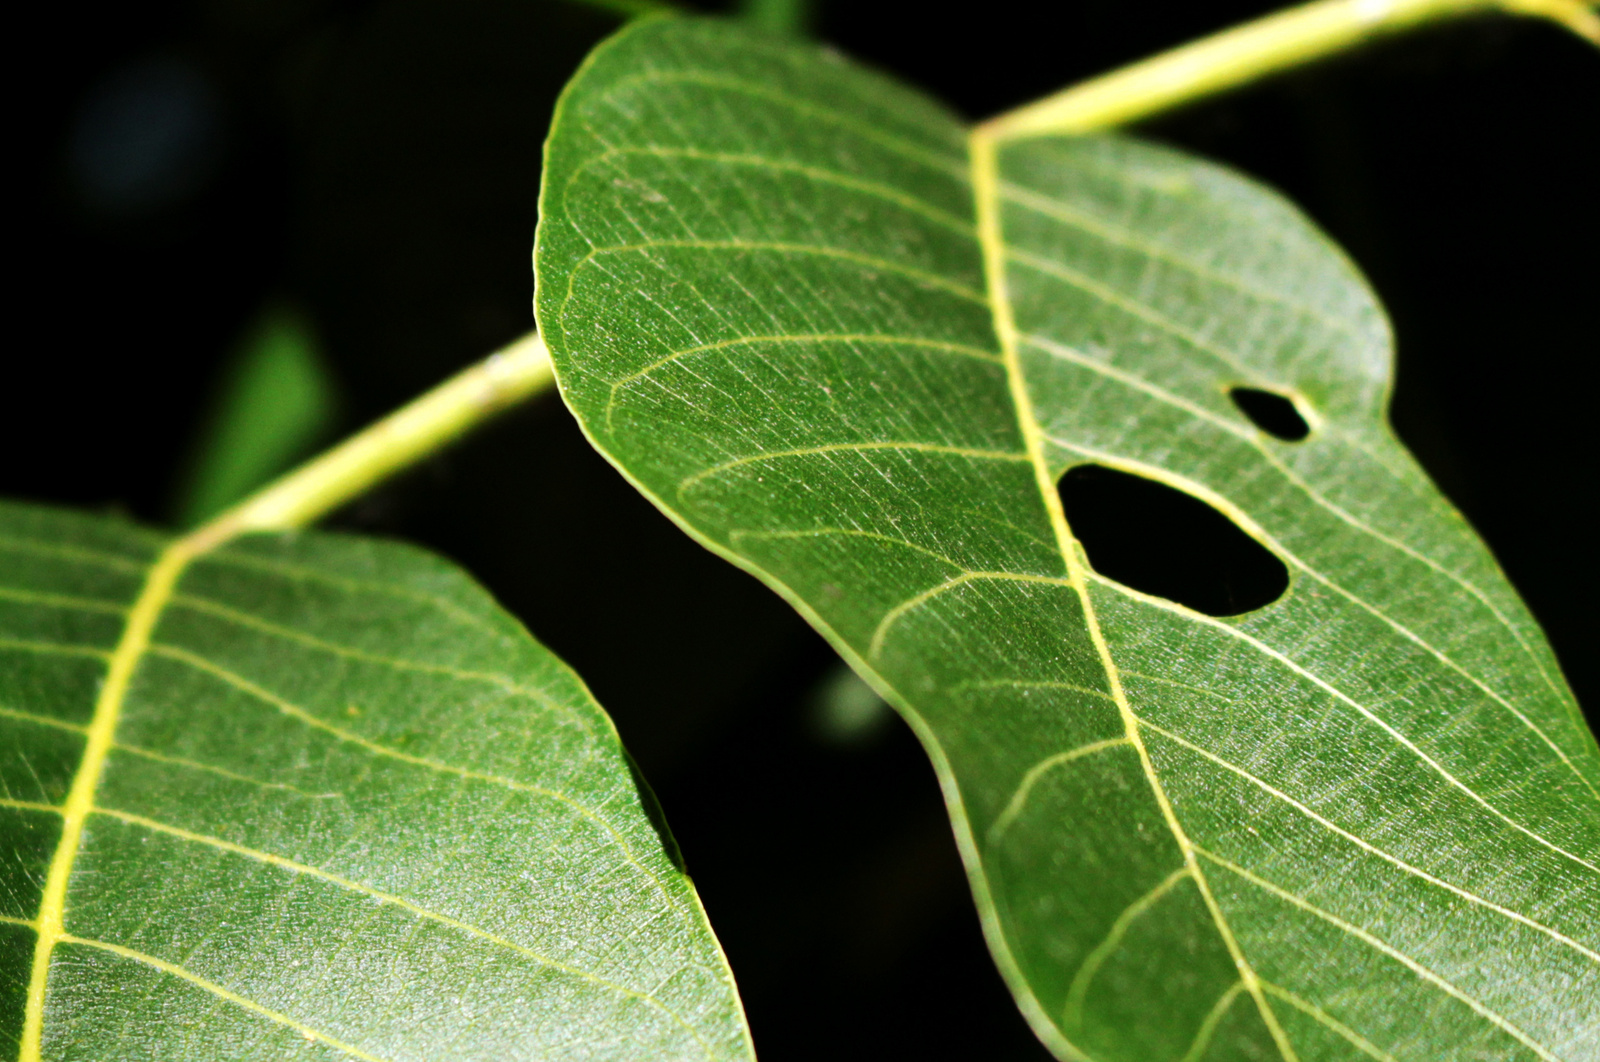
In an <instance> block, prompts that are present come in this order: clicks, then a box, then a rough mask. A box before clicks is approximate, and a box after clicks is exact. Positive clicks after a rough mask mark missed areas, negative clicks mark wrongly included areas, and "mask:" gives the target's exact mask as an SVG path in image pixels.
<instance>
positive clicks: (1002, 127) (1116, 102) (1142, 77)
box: [979, 0, 1600, 140]
mask: <svg viewBox="0 0 1600 1062" xmlns="http://www.w3.org/2000/svg"><path fill="white" fill-rule="evenodd" d="M1486 11H1503V12H1508V13H1512V14H1520V15H1536V16H1540V17H1543V18H1549V19H1553V20H1554V21H1556V22H1559V23H1560V24H1562V25H1563V26H1566V27H1567V28H1568V29H1570V30H1572V31H1573V32H1574V33H1577V34H1578V35H1579V36H1582V37H1584V38H1586V39H1588V40H1590V41H1593V42H1594V43H1595V44H1597V45H1600V14H1597V13H1596V11H1595V8H1594V3H1593V0H1315V2H1313V3H1309V4H1305V5H1303V6H1301V7H1294V8H1290V9H1289V10H1287V11H1280V12H1278V13H1277V14H1273V15H1268V16H1267V17H1265V18H1261V19H1257V20H1256V21H1254V22H1247V23H1245V24H1244V25H1242V26H1236V27H1234V28H1233V29H1229V30H1224V31H1222V32H1221V33H1218V34H1214V35H1213V36H1210V37H1205V38H1202V39H1200V40H1198V41H1195V42H1193V43H1192V44H1186V45H1183V46H1182V47H1180V48H1175V49H1173V50H1172V51H1170V52H1164V53H1162V54H1161V55H1157V56H1153V57H1152V58H1149V59H1145V60H1143V61H1142V62H1138V63H1134V64H1133V65H1131V66H1126V67H1123V68H1122V69H1120V70H1115V71H1112V72H1111V73H1109V74H1106V75H1104V76H1101V77H1097V78H1093V79H1091V80H1089V81H1085V82H1083V83H1082V84H1079V85H1074V86H1073V87H1071V88H1068V89H1064V90H1063V91H1061V92H1058V93H1056V94H1055V95H1054V96H1048V97H1046V98H1045V99H1042V100H1040V101H1038V102H1037V103H1032V104H1029V105H1027V106H1025V107H1021V108H1018V109H1017V110H1014V111H1009V112H1007V113H1005V114H1002V115H999V116H998V117H996V118H991V119H990V120H989V121H987V122H985V123H984V124H983V125H982V126H980V127H979V129H980V131H981V133H982V134H983V135H985V136H989V137H993V138H994V139H997V140H1004V139H1011V138H1016V137H1028V136H1046V135H1051V134H1060V133H1084V132H1090V131H1093V130H1097V129H1106V128H1110V127H1112V126H1117V125H1122V124H1124V123H1127V122H1132V121H1137V120H1138V119H1140V118H1145V117H1148V116H1150V115H1152V114H1156V113H1158V112H1160V111H1164V110H1167V109H1169V108H1172V107H1176V106H1179V105H1181V104H1185V103H1191V102H1193V101H1195V100H1198V99H1201V98H1203V97H1205V96H1210V95H1213V94H1215V93H1218V92H1222V91H1225V90H1227V89H1230V88H1235V87H1237V86H1239V85H1243V84H1245V83H1246V82H1249V81H1254V80H1256V79H1257V78H1260V77H1264V76H1266V75H1268V74H1273V73H1277V72H1278V71H1280V70H1286V69H1288V68H1290V67H1293V66H1298V65H1300V64H1302V63H1307V62H1310V61H1312V60H1315V59H1320V58H1322V57H1324V56H1327V55H1332V54H1333V53H1335V52H1338V51H1342V50H1344V49H1346V48H1349V47H1352V46H1354V45H1356V44H1360V43H1362V42H1363V41H1367V40H1371V39H1372V38H1374V37H1378V36H1381V35H1385V34H1389V33H1394V32H1397V31H1399V30H1403V29H1409V28H1412V27H1414V26H1419V25H1423V24H1425V23H1429V22H1436V21H1440V20H1443V19H1447V18H1453V17H1457V16H1461V15H1471V14H1476V13H1481V12H1486Z"/></svg>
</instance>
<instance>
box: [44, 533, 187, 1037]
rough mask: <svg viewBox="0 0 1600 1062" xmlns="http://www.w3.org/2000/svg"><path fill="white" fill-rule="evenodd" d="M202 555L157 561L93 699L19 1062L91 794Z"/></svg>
mask: <svg viewBox="0 0 1600 1062" xmlns="http://www.w3.org/2000/svg"><path fill="white" fill-rule="evenodd" d="M197 552H198V551H197V550H196V549H195V547H194V545H193V544H192V543H191V541H190V540H189V539H179V540H178V541H176V542H173V543H172V544H171V545H169V546H167V547H166V548H165V549H163V550H162V551H161V553H160V554H159V555H158V556H157V558H156V561H155V563H154V564H153V565H152V566H151V567H150V569H149V574H148V575H146V576H145V581H144V584H143V585H142V587H141V588H140V590H139V596H138V597H136V598H135V599H134V602H133V605H132V607H131V608H130V609H129V610H128V620H127V623H126V624H125V625H124V626H123V629H122V635H121V637H120V638H119V639H118V641H117V645H116V648H115V649H113V650H112V651H111V657H110V664H109V666H108V667H107V669H106V678H105V683H104V684H103V685H102V686H101V687H100V693H99V695H98V696H97V697H96V698H95V706H94V713H93V715H92V716H91V717H90V719H89V724H88V727H87V728H86V732H85V740H84V749H83V759H82V760H80V761H79V763H78V769H77V771H76V772H75V773H74V774H73V776H72V786H71V787H70V788H69V789H68V790H67V799H66V802H65V803H64V804H63V805H62V808H61V816H62V823H61V838H60V840H59V841H58V842H57V843H56V849H55V852H54V853H53V854H52V855H51V857H50V868H49V870H48V872H47V873H46V875H45V886H44V892H43V893H42V895H41V897H40V901H39V915H38V918H37V919H36V923H35V932H36V933H37V934H38V935H37V938H36V940H35V942H34V950H33V968H32V971H31V972H30V974H29V978H28V996H27V1002H26V1004H25V1008H24V1011H23V1024H22V1048H21V1050H20V1052H19V1053H18V1056H17V1057H18V1062H39V1052H40V1045H41V1043H42V1042H43V1039H44V997H45V990H46V987H47V983H48V981H49V976H50V957H51V955H52V954H53V953H54V952H55V947H56V944H57V943H59V942H60V941H61V940H62V939H63V938H65V937H66V936H67V933H66V928H65V925H64V924H63V917H64V915H65V912H66V902H67V885H68V882H69V880H70V879H71V877H72V864H73V862H74V860H76V859H77V855H78V848H79V846H80V843H81V841H82V838H83V826H84V822H85V821H86V820H87V819H88V817H89V815H90V814H91V813H92V812H93V810H94V794H95V790H96V789H97V788H99V785H100V777H101V775H102V774H104V773H105V764H106V759H107V758H108V757H109V756H110V754H111V749H112V745H113V741H112V739H113V737H114V735H115V733H116V729H117V721H118V720H119V719H120V718H121V716H122V706H123V704H124V703H125V702H126V701H127V694H128V686H129V684H130V682H131V680H132V678H133V673H134V670H135V669H136V668H137V667H138V664H139V661H140V659H142V658H143V656H144V654H145V651H146V650H147V649H148V648H149V645H150V635H151V633H152V632H153V631H154V630H155V625H156V621H157V620H158V619H159V618H160V616H161V612H162V609H163V608H165V606H166V604H167V601H168V600H169V599H170V598H171V597H172V592H173V589H174V587H176V585H177V582H178V577H179V576H180V575H181V574H182V573H183V570H184V568H186V567H187V566H188V564H189V562H190V561H191V560H192V559H193V558H194V556H195V555H196V553H197Z"/></svg>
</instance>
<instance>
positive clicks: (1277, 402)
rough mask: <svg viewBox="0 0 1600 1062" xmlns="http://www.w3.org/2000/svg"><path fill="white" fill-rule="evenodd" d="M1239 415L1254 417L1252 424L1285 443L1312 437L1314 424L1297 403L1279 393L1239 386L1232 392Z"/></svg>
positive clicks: (1251, 418) (1229, 393)
mask: <svg viewBox="0 0 1600 1062" xmlns="http://www.w3.org/2000/svg"><path fill="white" fill-rule="evenodd" d="M1228 397H1229V398H1232V399H1233V404H1234V405H1236V406H1238V407H1239V412H1241V413H1243V414H1244V415H1245V416H1247V417H1249V418H1250V423H1252V424H1254V425H1255V426H1256V427H1258V428H1260V429H1261V430H1262V431H1264V432H1266V433H1267V434H1268V435H1271V436H1272V437H1273V438H1276V439H1282V440H1283V441H1284V442H1299V441H1300V440H1301V439H1304V438H1305V437H1306V436H1307V435H1310V434H1311V425H1309V424H1307V423H1306V418H1304V417H1302V416H1301V415H1300V411H1299V410H1298V409H1296V408H1294V403H1293V402H1291V401H1290V400H1289V399H1288V398H1287V397H1286V396H1284V395H1280V394H1278V393H1277V392H1276V391H1262V390H1260V389H1258V388H1255V387H1235V388H1233V389H1232V390H1230V391H1229V392H1228Z"/></svg>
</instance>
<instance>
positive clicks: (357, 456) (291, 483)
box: [175, 0, 1600, 556]
mask: <svg viewBox="0 0 1600 1062" xmlns="http://www.w3.org/2000/svg"><path fill="white" fill-rule="evenodd" d="M589 2H592V3H597V4H599V6H607V7H614V8H619V9H623V8H625V9H627V10H629V11H633V10H634V9H635V8H639V9H645V8H653V7H654V6H655V5H654V3H653V0H589ZM744 7H745V9H746V11H747V15H748V17H753V18H755V19H757V20H758V21H760V20H765V21H774V20H779V19H780V18H781V20H783V21H784V22H785V24H787V23H789V22H793V21H794V20H796V19H798V18H800V17H803V13H804V12H805V11H806V7H805V4H804V0H746V3H745V4H744ZM1492 10H1498V11H1505V12H1511V13H1515V14H1525V15H1537V16H1540V17H1544V18H1549V19H1553V20H1555V21H1556V22H1559V23H1561V24H1562V25H1564V26H1566V27H1567V28H1568V29H1571V30H1572V31H1573V32H1575V33H1577V34H1579V35H1580V36H1583V37H1585V38H1587V39H1589V40H1591V41H1594V42H1595V43H1596V44H1600V15H1597V13H1596V11H1595V0H1314V2H1313V3H1309V4H1306V5H1304V6H1302V7H1296V8H1291V9H1289V10H1287V11H1283V12H1279V13H1278V14H1275V15H1269V16H1267V17H1266V18H1262V19H1258V20H1256V21H1255V22H1249V23H1246V24H1244V25H1242V26H1237V27H1235V28H1233V29H1230V30H1225V31H1223V32H1222V33H1218V34H1215V35H1214V36H1211V37H1206V38H1204V39H1202V40H1199V41H1195V42H1194V43H1193V44H1187V45H1184V46H1183V47H1181V48H1176V49H1174V50H1172V51H1170V52H1166V53H1164V54H1162V55H1158V56H1154V57H1153V58H1150V59H1146V60H1144V61H1142V62H1138V63H1134V64H1133V65H1132V66H1127V67H1123V68H1122V69H1121V70H1117V71H1113V72H1112V73H1110V74H1106V75H1104V76H1102V77H1098V78H1094V79H1092V80H1090V81H1086V82H1084V83H1082V84H1080V85H1076V86H1074V87H1072V88H1069V89H1065V90H1064V91H1062V92H1059V93H1057V94H1056V95H1054V96H1050V97H1047V98H1046V99H1043V100H1040V101H1039V102H1037V103H1033V104H1029V105H1028V106H1026V107H1022V108H1019V109H1018V110H1014V111H1010V112H1008V113H1006V114H1002V115H1000V116H999V117H996V118H992V119H990V120H989V121H987V122H985V123H983V124H982V125H980V126H979V127H978V128H977V129H976V130H975V131H974V135H975V136H976V137H977V138H979V139H981V140H984V141H997V140H1004V139H1010V138H1015V137H1027V136H1045V135H1050V134H1059V133H1081V132H1089V131H1091V130H1096V129H1105V128H1108V127H1110V126H1115V125H1121V124H1123V123H1125V122H1131V121H1136V120H1137V119H1140V118H1144V117H1147V116H1149V115H1151V114H1155V113H1157V112H1159V111H1162V110H1166V109H1168V108H1171V107H1175V106H1178V105H1180V104H1184V103H1189V102H1191V101H1194V100H1197V99H1200V98H1202V97H1204V96H1209V95H1212V94H1214V93H1217V92H1221V91H1224V90H1226V89H1230V88H1234V87H1236V86H1238V85H1242V84H1244V83H1246V82H1248V81H1253V80H1255V79H1256V78H1260V77H1264V76H1266V75H1268V74H1271V73H1275V72H1277V71H1280V70H1285V69H1287V68H1289V67H1292V66H1296V65H1298V64H1301V63H1305V62H1310V61H1311V60H1314V59H1318V58H1321V57H1322V56H1325V55H1330V54H1332V53H1334V52H1337V51H1340V50H1342V49H1345V48H1348V47H1351V46H1353V45H1355V44H1358V43H1360V42H1362V41H1364V40H1368V39H1370V38H1372V37H1376V36H1379V35H1381V34H1386V33H1392V32H1395V31H1397V30H1401V29H1406V28H1409V27H1412V26H1417V25H1421V24H1423V23H1427V22H1434V21H1439V20H1442V19H1446V18H1451V17H1454V16H1459V15H1468V14H1473V13H1476V12H1483V11H1492ZM554 382H555V376H554V372H553V370H552V368H551V365H550V353H549V351H548V350H546V349H545V345H544V341H543V340H541V339H540V338H539V335H538V333H537V332H530V333H529V334H528V335H526V336H524V337H523V338H521V339H519V340H517V341H516V342H515V343H513V344H511V345H510V346H508V347H506V348H505V349H504V350H501V351H499V352H498V353H495V354H492V355H490V356H489V357H488V358H486V359H485V360H483V361H482V362H480V363H478V364H477V365H475V366H473V367H472V368H470V369H467V370H465V371H464V372H461V373H459V374H457V375H456V376H454V377H452V378H451V379H449V380H447V381H445V382H444V383H442V384H440V385H439V386H438V387H436V388H434V389H433V390H432V391H429V392H428V393H427V394H425V395H423V396H422V397H420V398H418V399H416V400H415V401H413V402H411V403H410V404H408V405H406V406H404V407H402V408H401V409H399V410H397V411H395V412H394V413H391V414H390V415H389V416H387V417H385V418H384V419H383V420H380V421H378V422H377V423H376V424H374V425H372V426H371V427H369V428H367V429H366V430H365V431H362V432H360V433H359V434H357V435H355V436H352V437H351V438H349V439H347V440H346V441H344V442H343V443H340V444H339V445H338V446H336V447H334V448H333V449H332V450H329V451H327V452H326V453H324V454H322V455H321V456H320V457H317V458H314V459H312V460H311V461H309V462H307V463H306V464H304V465H301V466H300V467H299V468H297V469H295V470H294V471H292V472H290V473H288V474H287V475H285V476H283V477H281V478H280V479H278V480H276V481H275V482H273V483H270V484H268V485H267V486H265V487H263V488H262V489H261V490H259V491H257V492H256V493H255V494H253V495H251V496H250V497H248V498H246V499H245V500H244V501H242V502H240V503H239V504H238V505H236V506H234V507H233V508H231V509H229V510H228V511H226V512H224V513H222V514H221V515H220V516H218V517H217V518H216V519H214V520H211V521H209V522H208V523H206V524H204V525H202V526H201V527H199V528H196V529H195V530H194V531H192V532H190V533H189V534H188V535H186V536H185V537H184V538H182V539H180V540H179V542H178V543H177V544H176V546H175V548H178V549H179V550H180V551H181V552H183V553H185V554H186V555H189V556H193V555H195V554H198V553H203V552H205V551H206V550H209V549H213V548H215V547H216V546H218V545H220V544H222V543H223V542H226V541H227V540H229V539H231V538H233V537H234V536H236V535H241V534H246V533H248V532H251V531H282V530H287V529H290V528H296V527H303V526H305V525H306V524H308V523H311V522H312V521H313V520H316V519H318V518H319V517H322V516H325V515H327V514H328V513H329V512H331V511H332V510H334V509H336V508H338V507H339V506H341V505H343V504H344V503H346V502H348V501H351V500H352V499H354V498H355V497H357V496H358V495H360V494H361V493H362V492H364V491H365V490H367V488H369V487H371V486H373V485H374V484H375V483H377V482H379V481H380V480H382V479H385V478H386V477H388V476H390V475H393V474H394V473H395V472H398V471H400V470H401V469H403V468H405V467H406V466H407V465H410V464H412V463H413V462H415V461H418V460H420V459H422V458H424V457H426V456H427V455H429V454H431V453H433V452H435V451H437V450H439V449H441V448H442V447H444V446H446V445H447V444H449V443H450V442H452V441H453V440H455V439H456V438H457V437H459V436H461V435H463V434H464V433H466V432H467V431H469V430H470V429H472V428H474V427H476V426H477V425H479V424H481V423H483V422H484V421H485V420H488V419H489V418H490V417H492V416H493V415H494V414H496V413H498V412H499V411H501V410H503V409H505V408H506V407H508V406H512V405H515V404H517V403H518V402H521V401H523V400H525V399H527V398H531V397H532V396H534V395H536V394H538V393H540V392H542V391H544V390H546V389H547V388H549V387H550V386H551V385H552V384H553V383H554Z"/></svg>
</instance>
